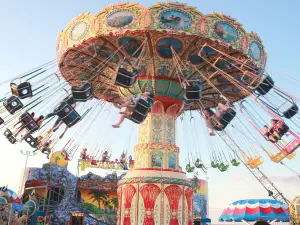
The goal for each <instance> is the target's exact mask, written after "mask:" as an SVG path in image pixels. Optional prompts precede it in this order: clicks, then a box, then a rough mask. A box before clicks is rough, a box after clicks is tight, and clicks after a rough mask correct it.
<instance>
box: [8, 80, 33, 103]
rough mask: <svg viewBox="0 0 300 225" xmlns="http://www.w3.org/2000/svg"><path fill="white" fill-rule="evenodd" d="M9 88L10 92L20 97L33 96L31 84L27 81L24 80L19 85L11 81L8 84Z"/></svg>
mask: <svg viewBox="0 0 300 225" xmlns="http://www.w3.org/2000/svg"><path fill="white" fill-rule="evenodd" d="M10 88H11V92H12V94H13V95H14V96H16V97H18V98H20V99H25V98H31V97H32V96H33V93H32V88H31V84H30V83H29V82H24V83H21V84H19V85H16V84H14V83H12V84H10Z"/></svg>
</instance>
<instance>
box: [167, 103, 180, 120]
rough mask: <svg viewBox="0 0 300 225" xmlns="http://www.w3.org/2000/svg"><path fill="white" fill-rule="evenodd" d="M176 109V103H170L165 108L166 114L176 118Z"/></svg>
mask: <svg viewBox="0 0 300 225" xmlns="http://www.w3.org/2000/svg"><path fill="white" fill-rule="evenodd" d="M177 111H178V105H172V106H170V107H169V108H168V109H167V111H166V113H167V114H168V115H170V116H173V117H174V118H176V117H177Z"/></svg>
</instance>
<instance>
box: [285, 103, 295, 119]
mask: <svg viewBox="0 0 300 225" xmlns="http://www.w3.org/2000/svg"><path fill="white" fill-rule="evenodd" d="M298 111H299V108H298V106H297V105H296V104H295V103H294V104H293V105H292V106H291V107H290V108H289V109H287V110H286V111H284V112H283V116H284V117H285V118H287V119H291V118H292V117H293V116H295V115H296V114H297V113H298Z"/></svg>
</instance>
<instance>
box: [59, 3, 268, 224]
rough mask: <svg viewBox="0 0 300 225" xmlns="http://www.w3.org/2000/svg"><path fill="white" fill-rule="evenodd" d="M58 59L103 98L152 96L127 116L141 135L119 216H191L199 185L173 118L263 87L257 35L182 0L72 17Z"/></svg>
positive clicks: (65, 72) (174, 219)
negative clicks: (183, 157)
mask: <svg viewBox="0 0 300 225" xmlns="http://www.w3.org/2000/svg"><path fill="white" fill-rule="evenodd" d="M57 58H58V65H59V69H60V72H61V74H62V76H63V77H64V78H65V79H66V80H67V81H68V82H69V83H70V84H71V85H72V86H77V87H78V86H80V87H84V85H85V84H90V86H92V87H93V96H94V97H95V98H97V99H101V100H104V101H107V102H110V103H113V104H114V105H121V104H122V103H123V102H124V98H125V97H130V96H132V95H133V94H142V93H145V92H150V93H152V94H153V95H154V103H153V105H152V107H149V105H148V106H147V107H146V108H147V109H149V110H144V109H145V107H144V106H143V107H144V109H143V110H144V113H140V111H139V110H134V112H133V114H132V116H131V117H130V118H129V119H130V120H131V121H132V122H135V123H137V124H140V128H139V138H138V143H137V144H136V146H135V168H134V169H131V170H129V171H128V172H127V174H126V176H125V177H124V178H123V179H122V180H121V181H120V182H119V188H118V196H119V216H118V218H119V219H118V225H130V224H138V225H142V224H143V225H144V224H147V225H151V224H153V225H154V224H169V225H178V224H180V225H191V224H192V222H193V221H192V211H193V210H192V198H193V190H192V188H191V187H190V186H189V181H188V180H187V178H186V176H185V173H184V172H182V170H181V169H180V167H179V161H178V156H179V148H178V147H177V146H176V143H175V135H176V132H175V120H176V118H177V116H178V115H179V114H180V113H182V112H184V111H187V110H201V109H203V108H211V107H215V106H216V105H217V104H218V103H219V102H220V101H223V100H224V99H223V98H222V96H221V94H220V93H226V94H225V95H226V97H227V99H228V100H229V101H230V102H231V103H234V102H236V101H238V100H240V99H243V98H246V97H248V96H249V95H251V94H252V93H253V92H254V91H255V90H257V88H261V85H262V82H263V80H264V79H265V78H264V77H263V76H262V73H261V70H263V68H264V66H265V62H266V53H265V51H264V47H263V45H262V43H261V40H260V39H259V37H258V36H257V35H256V34H254V33H252V32H251V33H247V32H246V31H245V30H244V29H243V27H242V25H241V24H240V23H238V22H237V21H236V20H235V19H232V18H231V17H229V16H225V15H223V14H217V13H213V14H210V15H203V14H202V13H201V12H199V11H198V10H197V9H196V8H195V7H191V6H188V5H185V4H181V3H178V2H177V3H173V2H168V3H157V4H156V5H154V6H151V7H149V8H145V7H143V6H140V5H139V4H136V3H134V4H131V3H122V4H116V5H111V6H109V7H107V8H104V9H102V10H101V12H99V13H98V14H96V15H91V14H90V13H84V14H81V15H80V16H78V17H76V18H75V19H73V20H72V21H71V22H70V24H69V25H68V26H67V28H66V29H65V30H64V31H63V32H61V33H60V35H59V36H58V40H57ZM240 82H243V85H244V86H241V85H240ZM245 86H247V87H246V88H245ZM270 88H271V87H270ZM82 93H83V94H84V93H85V90H84V89H82ZM89 96H90V95H89ZM144 103H145V102H144ZM141 105H143V104H141ZM141 105H139V107H140V106H141ZM143 107H142V108H143ZM150 108H151V109H150ZM133 115H134V116H133ZM231 119H233V117H232V116H231V118H230V120H231ZM226 126H227V124H224V126H223V128H222V129H225V127H226ZM120 129H122V126H121V128H120ZM222 129H221V130H222ZM219 131H220V128H219Z"/></svg>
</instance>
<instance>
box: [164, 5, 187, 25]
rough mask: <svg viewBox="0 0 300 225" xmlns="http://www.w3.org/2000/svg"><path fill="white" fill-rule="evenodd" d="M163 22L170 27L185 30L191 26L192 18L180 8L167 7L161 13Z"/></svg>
mask: <svg viewBox="0 0 300 225" xmlns="http://www.w3.org/2000/svg"><path fill="white" fill-rule="evenodd" d="M160 22H161V24H162V25H163V26H164V27H166V28H170V29H174V30H183V29H186V28H188V27H190V26H191V24H192V18H191V16H190V15H189V14H187V13H186V12H184V11H183V10H180V9H175V8H171V9H167V10H165V11H163V12H162V13H161V14H160Z"/></svg>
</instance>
